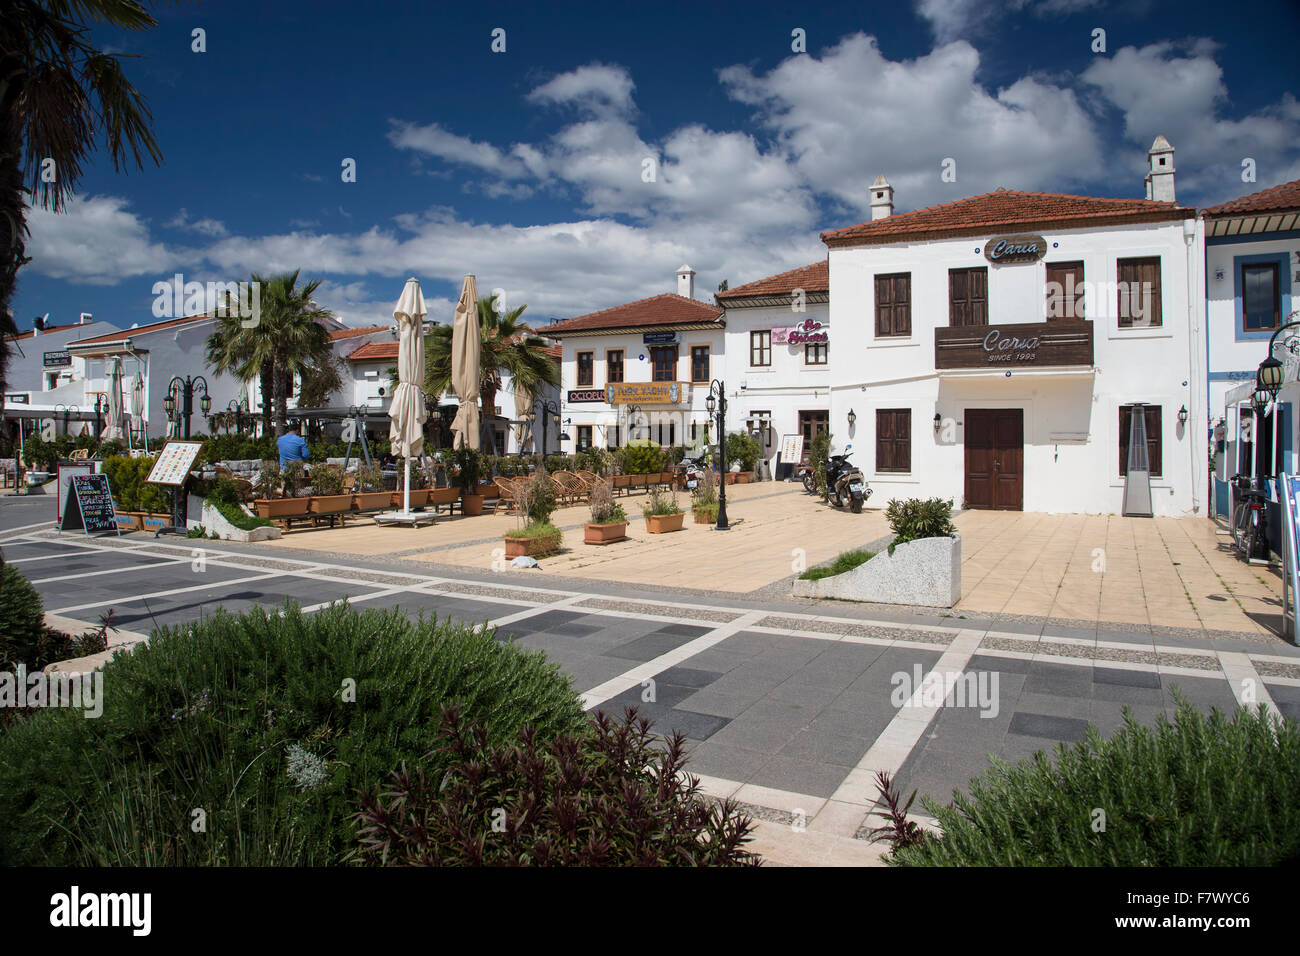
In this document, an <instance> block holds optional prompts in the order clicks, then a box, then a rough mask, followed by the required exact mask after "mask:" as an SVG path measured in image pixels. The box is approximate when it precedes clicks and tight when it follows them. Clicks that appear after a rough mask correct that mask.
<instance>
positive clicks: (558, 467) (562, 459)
mask: <svg viewBox="0 0 1300 956" xmlns="http://www.w3.org/2000/svg"><path fill="white" fill-rule="evenodd" d="M545 462H546V470H547V471H573V468H574V464H573V456H572V455H547V456H546V459H545Z"/></svg>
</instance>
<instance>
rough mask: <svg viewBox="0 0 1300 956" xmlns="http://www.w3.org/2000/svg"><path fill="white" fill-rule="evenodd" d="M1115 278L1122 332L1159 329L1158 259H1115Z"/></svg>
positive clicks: (1117, 310) (1151, 257) (1156, 257)
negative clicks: (1125, 330)
mask: <svg viewBox="0 0 1300 956" xmlns="http://www.w3.org/2000/svg"><path fill="white" fill-rule="evenodd" d="M1115 266H1116V269H1115V271H1116V274H1117V278H1118V280H1119V281H1118V290H1117V293H1116V294H1117V296H1118V298H1119V302H1118V308H1117V309H1116V311H1115V314H1116V315H1117V316H1119V327H1120V328H1121V329H1147V328H1159V327H1160V326H1161V324H1162V321H1161V314H1160V257H1159V256H1149V257H1146V258H1142V259H1118V260H1116V262H1115Z"/></svg>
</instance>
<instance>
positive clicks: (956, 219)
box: [822, 189, 1196, 247]
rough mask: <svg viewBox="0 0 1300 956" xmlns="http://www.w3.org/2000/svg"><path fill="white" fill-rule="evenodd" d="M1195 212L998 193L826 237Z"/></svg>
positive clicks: (1103, 222)
mask: <svg viewBox="0 0 1300 956" xmlns="http://www.w3.org/2000/svg"><path fill="white" fill-rule="evenodd" d="M1195 215H1196V210H1195V209H1192V208H1191V207H1188V206H1180V205H1178V204H1177V203H1172V202H1156V201H1154V200H1151V199H1098V198H1095V197H1093V196H1066V195H1062V194H1060V193H1027V192H1020V191H1018V190H1014V189H998V190H996V191H994V192H991V193H984V194H982V195H979V196H971V197H969V198H967V199H958V200H955V201H954V202H946V203H941V204H940V205H938V206H927V207H925V208H924V209H913V210H912V211H911V212H903V213H897V214H895V215H892V216H887V217H885V218H884V219H876V220H874V221H872V222H863V223H859V224H858V225H856V226H849V227H847V228H845V229H832V230H830V231H828V232H823V233H822V241H823V242H824V243H826V245H828V246H832V247H835V246H856V245H868V244H875V243H885V242H896V241H900V240H906V239H922V238H926V239H929V238H944V237H948V236H962V235H981V234H984V233H989V232H997V231H1000V230H1003V229H1022V230H1024V229H1067V228H1081V227H1089V226H1107V225H1112V224H1115V223H1124V222H1158V221H1161V220H1167V219H1190V218H1192V217H1193V216H1195Z"/></svg>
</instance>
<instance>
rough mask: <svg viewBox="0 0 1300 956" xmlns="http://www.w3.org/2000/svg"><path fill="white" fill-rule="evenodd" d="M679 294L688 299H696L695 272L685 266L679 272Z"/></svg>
mask: <svg viewBox="0 0 1300 956" xmlns="http://www.w3.org/2000/svg"><path fill="white" fill-rule="evenodd" d="M677 294H678V295H680V296H684V297H686V298H687V299H693V298H695V270H694V269H692V268H691V267H690V266H687V265H684V266H682V267H681V268H680V269H678V270H677Z"/></svg>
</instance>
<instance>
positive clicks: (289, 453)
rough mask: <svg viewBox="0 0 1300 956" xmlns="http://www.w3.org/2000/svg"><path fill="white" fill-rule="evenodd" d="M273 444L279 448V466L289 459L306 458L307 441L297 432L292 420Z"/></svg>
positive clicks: (299, 459)
mask: <svg viewBox="0 0 1300 956" xmlns="http://www.w3.org/2000/svg"><path fill="white" fill-rule="evenodd" d="M275 446H276V448H278V449H279V450H280V467H281V468H283V467H284V466H285V465H287V464H288V463H289V462H291V461H306V460H307V442H305V441H304V440H303V437H302V436H301V435H300V434H298V426H297V425H296V424H294V423H292V422H291V423H290V424H289V426H288V429H287V430H286V431H285V433H284V434H283V435H281V436H280V437H279V438H277V439H276V440H275Z"/></svg>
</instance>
